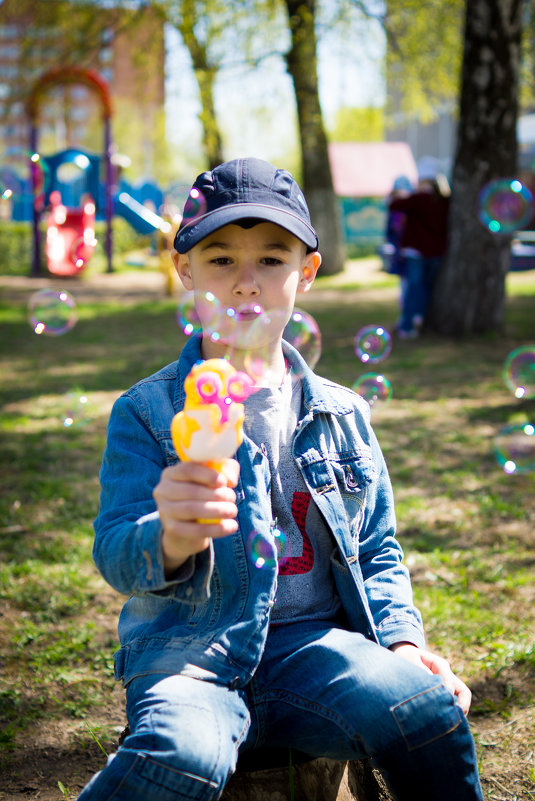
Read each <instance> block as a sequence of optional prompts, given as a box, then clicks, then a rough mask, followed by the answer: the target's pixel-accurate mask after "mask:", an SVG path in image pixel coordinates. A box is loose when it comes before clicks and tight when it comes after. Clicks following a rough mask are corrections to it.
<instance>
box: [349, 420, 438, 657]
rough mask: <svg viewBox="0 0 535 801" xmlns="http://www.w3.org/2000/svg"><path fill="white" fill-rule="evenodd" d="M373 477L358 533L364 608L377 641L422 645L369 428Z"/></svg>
mask: <svg viewBox="0 0 535 801" xmlns="http://www.w3.org/2000/svg"><path fill="white" fill-rule="evenodd" d="M371 446H372V457H373V462H374V464H375V465H376V467H377V479H376V480H375V481H372V483H371V484H370V485H369V486H368V489H367V497H366V502H365V510H364V520H363V525H362V528H361V531H360V535H359V562H360V568H361V571H362V576H363V579H364V588H365V592H366V597H367V600H368V603H369V607H370V611H371V614H372V618H373V621H374V624H375V628H376V634H377V637H378V639H379V642H380V643H381V645H384V646H386V647H388V646H390V645H393V644H394V643H396V642H403V641H406V642H410V643H413V644H414V645H417V646H419V647H423V646H424V645H425V636H424V631H423V626H422V619H421V615H420V613H419V611H418V609H416V607H415V606H414V603H413V597H412V587H411V582H410V577H409V572H408V570H407V568H406V566H405V565H404V564H403V563H402V559H403V551H402V549H401V546H400V544H399V542H398V541H397V539H396V536H395V530H396V520H395V513H394V499H393V493H392V486H391V483H390V478H389V475H388V470H387V467H386V464H385V460H384V457H383V454H382V452H381V449H380V447H379V443H378V442H377V438H376V437H375V434H374V433H373V431H372V432H371Z"/></svg>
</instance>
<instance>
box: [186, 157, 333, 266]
mask: <svg viewBox="0 0 535 801" xmlns="http://www.w3.org/2000/svg"><path fill="white" fill-rule="evenodd" d="M194 190H196V191H194ZM192 206H195V209H192ZM243 219H258V220H262V221H263V222H272V223H275V224H276V225H280V226H281V228H285V229H286V230H287V231H289V232H290V233H291V234H293V235H294V236H296V237H297V238H298V239H300V240H301V241H302V242H304V243H305V245H306V246H307V248H308V249H309V250H317V248H318V236H317V234H316V232H315V230H314V228H313V227H312V223H311V222H310V214H309V211H308V207H307V204H306V201H305V198H304V197H303V193H302V192H301V190H300V188H299V186H298V185H297V183H296V182H295V180H294V179H293V177H292V175H291V174H290V173H289V172H287V170H279V169H277V167H274V166H273V165H272V164H269V163H268V162H267V161H263V160H262V159H256V158H247V159H234V160H233V161H225V162H224V163H223V164H219V165H218V166H217V167H215V168H214V169H213V170H210V171H208V172H203V173H201V174H200V175H199V176H197V178H196V180H195V183H194V184H193V186H192V188H191V191H190V196H189V198H188V200H187V201H186V204H185V206H184V216H183V218H182V222H181V223H180V228H179V229H178V231H177V233H176V236H175V241H174V247H175V250H177V251H178V252H179V253H186V251H188V250H190V248H192V247H193V246H194V245H197V244H198V243H199V242H200V241H201V240H202V239H204V238H205V237H206V236H208V235H209V234H212V233H213V232H214V231H217V229H218V228H222V227H223V226H224V225H229V223H235V222H238V221H239V220H243Z"/></svg>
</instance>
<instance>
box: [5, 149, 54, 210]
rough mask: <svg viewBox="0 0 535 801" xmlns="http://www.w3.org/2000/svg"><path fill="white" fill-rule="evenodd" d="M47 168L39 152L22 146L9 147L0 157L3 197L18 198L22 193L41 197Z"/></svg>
mask: <svg viewBox="0 0 535 801" xmlns="http://www.w3.org/2000/svg"><path fill="white" fill-rule="evenodd" d="M47 173H48V169H47V167H46V163H45V161H44V160H43V159H42V158H41V156H40V155H39V153H32V151H31V150H26V149H25V148H24V147H20V146H17V145H14V146H13V147H9V148H8V149H7V150H6V151H5V152H4V153H3V155H2V158H1V159H0V186H1V188H2V198H3V199H11V198H13V199H18V198H20V197H21V196H22V195H23V194H25V193H27V194H29V195H31V194H32V193H34V195H35V198H36V199H37V198H41V199H42V195H43V192H44V185H45V179H46V175H47Z"/></svg>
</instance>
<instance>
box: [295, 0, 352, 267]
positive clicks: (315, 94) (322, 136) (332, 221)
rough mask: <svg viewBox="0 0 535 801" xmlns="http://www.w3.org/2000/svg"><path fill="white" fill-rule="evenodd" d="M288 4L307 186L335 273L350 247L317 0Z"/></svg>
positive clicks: (314, 218) (328, 262)
mask: <svg viewBox="0 0 535 801" xmlns="http://www.w3.org/2000/svg"><path fill="white" fill-rule="evenodd" d="M285 2H286V8H287V10H288V19H289V23H290V33H291V45H290V48H289V50H288V52H287V53H286V54H285V59H286V64H287V66H288V72H289V73H290V75H291V77H292V81H293V84H294V88H295V97H296V102H297V114H298V118H299V138H300V142H301V159H302V181H303V189H304V192H305V195H306V198H307V203H308V205H309V208H310V215H311V217H312V222H313V224H314V226H315V228H316V230H317V232H318V236H319V239H320V248H321V251H322V254H323V265H322V271H323V272H324V273H326V274H333V273H337V272H340V271H341V270H342V269H343V266H344V259H345V249H344V244H343V239H342V229H341V224H340V217H339V215H340V212H339V208H338V202H337V199H336V196H335V193H334V187H333V180H332V174H331V167H330V163H329V152H328V147H327V135H326V133H325V127H324V124H323V116H322V111H321V105H320V99H319V87H318V66H317V44H316V30H315V11H316V4H315V0H285Z"/></svg>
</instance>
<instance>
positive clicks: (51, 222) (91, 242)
mask: <svg viewBox="0 0 535 801" xmlns="http://www.w3.org/2000/svg"><path fill="white" fill-rule="evenodd" d="M50 204H51V210H50V214H49V215H48V222H47V231H46V259H47V266H48V270H49V272H51V273H53V274H54V275H76V274H77V273H79V272H81V271H82V270H83V269H84V267H85V266H86V264H87V262H88V261H89V259H90V258H91V255H92V253H93V250H94V249H95V245H96V244H97V240H96V239H95V203H94V202H93V199H92V198H91V196H90V195H87V196H86V197H85V198H84V203H83V207H82V208H81V209H79V208H75V209H69V208H67V207H66V206H64V205H63V204H62V202H61V194H60V193H59V192H58V191H57V190H56V191H54V192H52V193H51V195H50Z"/></svg>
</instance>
